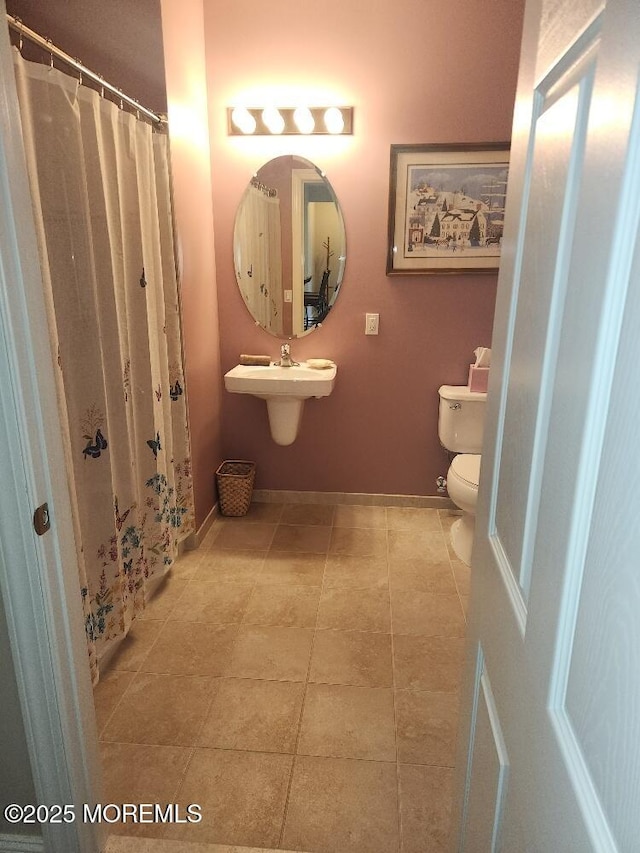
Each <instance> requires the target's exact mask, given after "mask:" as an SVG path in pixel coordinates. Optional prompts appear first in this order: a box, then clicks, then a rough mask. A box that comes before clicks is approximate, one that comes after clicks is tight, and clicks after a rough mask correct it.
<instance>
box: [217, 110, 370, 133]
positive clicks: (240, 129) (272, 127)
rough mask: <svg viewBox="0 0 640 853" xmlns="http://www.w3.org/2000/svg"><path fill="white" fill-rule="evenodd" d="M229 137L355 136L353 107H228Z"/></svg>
mask: <svg viewBox="0 0 640 853" xmlns="http://www.w3.org/2000/svg"><path fill="white" fill-rule="evenodd" d="M227 133H228V134H229V136H251V135H255V136H273V135H276V134H277V135H279V134H282V135H284V136H287V135H292V134H296V135H304V136H311V135H314V136H315V135H317V134H328V135H332V136H339V135H341V136H344V135H346V134H352V133H353V107H296V108H295V109H294V108H292V107H291V108H290V107H287V108H284V107H264V108H263V107H229V108H228V109H227Z"/></svg>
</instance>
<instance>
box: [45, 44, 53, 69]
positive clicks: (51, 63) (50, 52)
mask: <svg viewBox="0 0 640 853" xmlns="http://www.w3.org/2000/svg"><path fill="white" fill-rule="evenodd" d="M46 42H47V44H48V45H49V46H50V48H51V47H53V42H52V41H51V39H50V38H48V39H47V40H46ZM49 68H53V51H52V50H51V49H50V50H49Z"/></svg>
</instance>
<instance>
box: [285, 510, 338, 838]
mask: <svg viewBox="0 0 640 853" xmlns="http://www.w3.org/2000/svg"><path fill="white" fill-rule="evenodd" d="M332 528H333V525H332ZM330 540H331V537H330V539H329V541H330ZM327 548H328V546H327ZM327 559H328V550H327V553H326V554H325V559H324V570H323V572H322V584H321V586H320V596H319V597H318V606H317V608H316V621H315V626H314V629H313V635H312V637H311V648H310V650H309V661H308V663H307V675H306V678H305V682H304V690H303V693H302V704H301V705H300V719H299V720H298V726H297V731H296V740H295V743H294V747H293V749H294V753H293V760H292V762H291V772H290V774H289V784H288V785H287V794H286V797H285V801H284V811H283V813H282V826H281V827H280V836H279V838H278V847H282V845H283V843H284V834H285V829H286V826H287V816H288V814H289V801H290V797H291V788H292V787H293V775H294V772H295V768H296V757H297V755H298V746H299V744H300V735H301V732H302V720H303V718H304V710H305V705H306V702H307V691H308V689H309V677H310V675H311V664H312V661H313V650H314V647H315V641H316V633H317V630H318V627H317V626H318V613H319V612H320V602H321V601H322V591H323V589H324V579H325V574H326V571H327Z"/></svg>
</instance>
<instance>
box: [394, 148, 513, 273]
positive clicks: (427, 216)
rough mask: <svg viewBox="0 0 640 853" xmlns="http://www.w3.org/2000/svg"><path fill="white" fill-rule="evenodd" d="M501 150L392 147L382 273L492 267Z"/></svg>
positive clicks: (499, 223) (502, 180) (504, 169)
mask: <svg viewBox="0 0 640 853" xmlns="http://www.w3.org/2000/svg"><path fill="white" fill-rule="evenodd" d="M508 172H509V148H508V146H507V145H505V144H502V143H500V144H496V143H490V144H486V145H482V146H473V145H446V146H442V145H392V146H391V177H390V193H389V251H388V260H387V274H388V275H391V274H394V273H398V274H407V273H423V274H424V273H463V272H492V271H495V270H496V269H497V268H498V264H499V262H500V249H501V244H502V232H503V228H504V202H505V196H506V192H507V176H508Z"/></svg>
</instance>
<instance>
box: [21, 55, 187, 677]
mask: <svg viewBox="0 0 640 853" xmlns="http://www.w3.org/2000/svg"><path fill="white" fill-rule="evenodd" d="M15 70H16V82H17V88H18V99H19V103H20V112H21V120H22V128H23V138H24V144H25V151H26V158H27V168H28V173H29V180H30V186H31V193H32V201H33V210H34V217H35V220H36V229H37V232H38V243H39V251H40V260H41V265H42V273H43V280H44V288H45V293H46V298H47V301H48V314H49V326H50V339H51V347H52V356H53V358H54V360H55V362H56V363H57V365H58V369H57V371H56V373H57V379H58V391H59V394H58V398H59V404H60V410H61V415H62V422H63V429H64V431H65V446H64V448H63V449H62V448H61V451H62V450H64V453H65V456H66V461H67V470H68V473H69V487H70V492H71V500H72V505H73V507H74V525H75V532H76V544H77V550H78V563H79V567H80V591H81V595H82V599H83V606H84V614H85V624H86V633H87V641H88V648H89V660H90V666H91V672H92V679H93V681H94V683H95V682H96V681H97V680H98V677H99V661H100V659H101V658H102V657H103V656H104V655H105V654H106V653H109V652H111V651H112V650H113V647H114V645H115V644H117V643H118V642H119V641H120V640H122V639H123V637H124V636H126V634H127V632H128V631H129V628H130V627H131V624H132V622H133V620H134V618H135V616H136V614H137V613H139V612H140V611H141V610H142V609H143V608H144V607H145V603H146V601H147V599H148V596H149V593H150V591H152V590H153V588H154V587H155V586H156V585H157V583H158V581H159V579H161V578H162V577H163V576H164V575H165V574H166V573H167V572H168V571H169V569H170V567H171V564H172V563H173V561H174V559H175V557H176V555H177V547H178V543H179V541H181V540H182V539H183V538H184V537H185V536H186V535H188V534H189V533H190V532H192V531H193V529H194V513H193V490H192V482H191V461H190V449H189V435H188V426H187V413H186V404H185V382H184V375H183V363H182V347H181V333H180V319H179V304H178V289H177V282H176V271H175V263H174V250H173V232H172V218H171V203H170V193H169V164H168V151H167V139H166V136H164V135H163V134H160V133H154V132H152V128H151V127H150V125H148V124H146V123H144V122H142V121H139V120H138V119H137V118H136V117H135V116H134V115H132V114H129V113H126V112H124V111H123V110H121V109H119V108H118V107H117V106H116V105H115V104H113V103H111V102H109V101H107V100H105V99H104V98H103V97H101V96H100V94H98V93H97V92H94V91H92V90H90V89H88V88H86V87H84V86H82V85H81V84H80V83H79V81H78V80H76V79H74V78H72V77H70V76H68V75H66V74H63V73H62V72H61V71H58V70H57V69H54V68H50V67H49V66H48V65H47V66H45V65H39V64H36V63H32V62H27V61H25V60H24V59H23V58H22V57H21V56H20V54H19V52H18V51H17V50H16V51H15ZM42 440H43V441H47V440H48V436H47V435H46V433H45V434H44V435H43V436H42Z"/></svg>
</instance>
